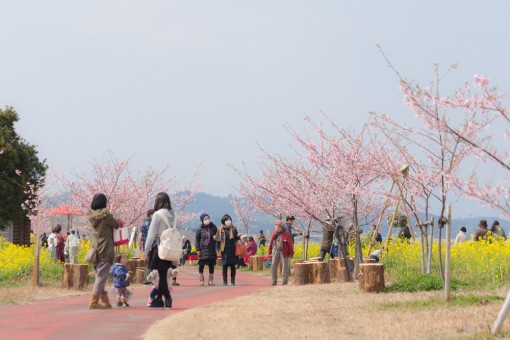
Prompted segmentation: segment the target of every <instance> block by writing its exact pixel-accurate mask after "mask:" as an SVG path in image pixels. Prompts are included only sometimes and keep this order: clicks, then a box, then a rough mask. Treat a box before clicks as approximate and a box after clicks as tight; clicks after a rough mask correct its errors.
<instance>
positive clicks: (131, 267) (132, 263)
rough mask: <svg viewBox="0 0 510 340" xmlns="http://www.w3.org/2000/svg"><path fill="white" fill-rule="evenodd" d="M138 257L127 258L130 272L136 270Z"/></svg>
mask: <svg viewBox="0 0 510 340" xmlns="http://www.w3.org/2000/svg"><path fill="white" fill-rule="evenodd" d="M136 261H137V260H136V259H135V260H133V259H131V260H127V263H126V267H127V268H128V272H133V273H134V272H136Z"/></svg>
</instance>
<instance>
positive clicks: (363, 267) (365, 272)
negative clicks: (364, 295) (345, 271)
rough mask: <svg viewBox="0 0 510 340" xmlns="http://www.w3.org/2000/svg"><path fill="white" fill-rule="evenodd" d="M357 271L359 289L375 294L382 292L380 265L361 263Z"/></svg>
mask: <svg viewBox="0 0 510 340" xmlns="http://www.w3.org/2000/svg"><path fill="white" fill-rule="evenodd" d="M359 271H360V275H359V287H360V289H362V290H364V291H365V292H375V293H379V292H382V291H383V290H384V266H383V264H382V263H361V264H360V267H359Z"/></svg>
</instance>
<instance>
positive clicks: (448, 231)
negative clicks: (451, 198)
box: [444, 204, 452, 302]
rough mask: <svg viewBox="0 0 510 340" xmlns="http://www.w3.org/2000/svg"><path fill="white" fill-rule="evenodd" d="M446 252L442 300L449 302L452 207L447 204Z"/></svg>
mask: <svg viewBox="0 0 510 340" xmlns="http://www.w3.org/2000/svg"><path fill="white" fill-rule="evenodd" d="M446 219H447V221H446V236H445V238H446V250H445V253H446V254H445V266H444V267H445V268H444V272H445V273H444V300H445V301H446V302H449V301H450V244H451V241H450V238H451V236H452V235H451V234H452V232H451V230H452V225H451V221H452V206H451V205H450V204H448V205H447V206H446Z"/></svg>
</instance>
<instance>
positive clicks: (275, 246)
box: [268, 221, 294, 286]
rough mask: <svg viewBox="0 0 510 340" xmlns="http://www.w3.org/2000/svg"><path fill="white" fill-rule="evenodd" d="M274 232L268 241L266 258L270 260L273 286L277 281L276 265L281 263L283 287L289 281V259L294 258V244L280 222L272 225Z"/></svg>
mask: <svg viewBox="0 0 510 340" xmlns="http://www.w3.org/2000/svg"><path fill="white" fill-rule="evenodd" d="M274 226H275V228H274V232H273V235H271V240H270V241H269V251H268V257H270V258H271V278H272V279H273V286H276V283H277V281H278V265H279V263H280V261H281V262H282V267H283V268H282V273H283V282H282V284H283V285H286V284H287V283H288V280H289V272H290V259H291V258H292V257H293V256H294V244H293V242H292V236H291V235H290V233H289V232H288V231H287V230H286V229H285V225H284V224H283V222H282V221H276V222H275V224H274Z"/></svg>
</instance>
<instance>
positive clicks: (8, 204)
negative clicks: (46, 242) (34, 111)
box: [0, 107, 48, 229]
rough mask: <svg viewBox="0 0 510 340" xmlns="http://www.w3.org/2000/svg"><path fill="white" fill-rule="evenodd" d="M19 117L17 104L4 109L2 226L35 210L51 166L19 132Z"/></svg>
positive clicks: (0, 114) (0, 129) (0, 126)
mask: <svg viewBox="0 0 510 340" xmlns="http://www.w3.org/2000/svg"><path fill="white" fill-rule="evenodd" d="M17 121H19V116H18V114H17V113H16V111H15V110H14V108H12V107H6V108H5V109H4V110H2V109H0V229H4V228H5V227H6V226H7V225H8V224H9V223H10V222H13V221H17V220H19V219H22V218H24V217H25V216H26V215H27V213H31V212H33V210H34V209H35V202H36V201H37V197H36V194H37V189H38V188H39V187H40V186H41V185H42V182H43V181H42V180H43V178H44V176H45V174H46V170H47V168H48V167H47V165H46V164H45V163H46V160H43V161H40V160H39V158H38V156H37V150H36V147H35V146H34V145H31V144H29V143H27V142H26V141H25V140H24V139H23V138H21V137H20V136H18V134H17V133H16V130H15V128H14V123H16V122H17Z"/></svg>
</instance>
